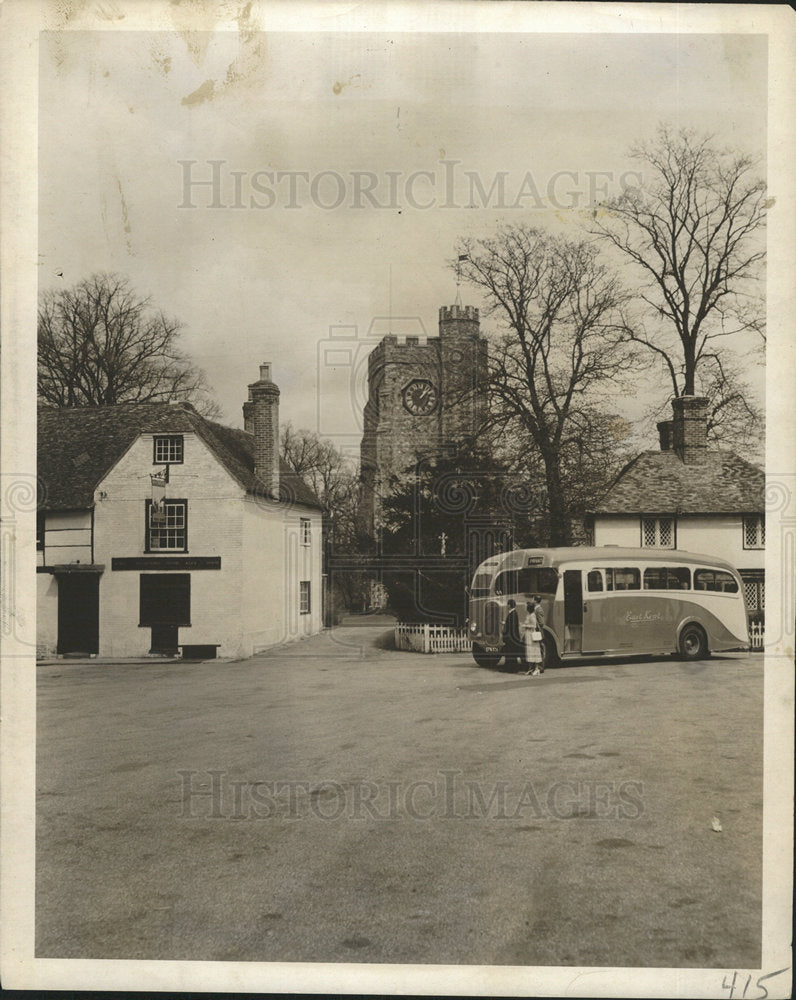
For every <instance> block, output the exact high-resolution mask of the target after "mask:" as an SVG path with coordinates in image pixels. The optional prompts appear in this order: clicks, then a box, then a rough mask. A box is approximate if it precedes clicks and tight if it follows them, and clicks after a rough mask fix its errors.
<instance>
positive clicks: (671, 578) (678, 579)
mask: <svg viewBox="0 0 796 1000" xmlns="http://www.w3.org/2000/svg"><path fill="white" fill-rule="evenodd" d="M666 579H667V585H668V587H669V590H689V589H690V587H691V570H690V569H688V568H687V567H685V566H675V567H672V566H670V567H669V568H668V569H667V570H666Z"/></svg>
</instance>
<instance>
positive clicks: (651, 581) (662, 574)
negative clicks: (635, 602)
mask: <svg viewBox="0 0 796 1000" xmlns="http://www.w3.org/2000/svg"><path fill="white" fill-rule="evenodd" d="M644 589H645V590H665V589H666V570H665V569H662V568H661V567H660V566H650V567H648V568H647V569H645V570H644Z"/></svg>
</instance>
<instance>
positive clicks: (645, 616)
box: [625, 611, 663, 623]
mask: <svg viewBox="0 0 796 1000" xmlns="http://www.w3.org/2000/svg"><path fill="white" fill-rule="evenodd" d="M662 617H663V616H662V615H661V613H660V612H659V611H640V612H637V613H634V612H632V611H628V612H627V614H626V615H625V621H626V622H633V623H637V622H659V621H661V620H662Z"/></svg>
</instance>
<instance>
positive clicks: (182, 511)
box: [149, 500, 187, 551]
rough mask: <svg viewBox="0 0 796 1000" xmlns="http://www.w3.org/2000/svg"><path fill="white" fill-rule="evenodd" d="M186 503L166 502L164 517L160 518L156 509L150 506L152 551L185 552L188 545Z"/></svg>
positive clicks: (150, 544)
mask: <svg viewBox="0 0 796 1000" xmlns="http://www.w3.org/2000/svg"><path fill="white" fill-rule="evenodd" d="M186 508H187V505H186V503H185V501H183V500H180V501H168V500H167V501H166V502H165V503H164V504H163V517H162V518H158V517H157V515H156V512H155V508H154V506H153V505H152V504H150V505H149V547H150V549H152V550H159V551H163V550H171V551H184V550H185V549H186V547H187V544H186V531H185V518H186Z"/></svg>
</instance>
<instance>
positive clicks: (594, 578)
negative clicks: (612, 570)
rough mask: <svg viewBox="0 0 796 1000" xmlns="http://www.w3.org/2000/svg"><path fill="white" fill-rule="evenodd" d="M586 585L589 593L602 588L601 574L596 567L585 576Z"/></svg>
mask: <svg viewBox="0 0 796 1000" xmlns="http://www.w3.org/2000/svg"><path fill="white" fill-rule="evenodd" d="M586 587H587V589H588V590H589V592H590V593H592V594H593V593H595V592H596V591H599V590H602V589H603V575H602V573H601V572H600V570H598V569H593V570H591V571H590V572H589V574H588V576H587V577H586Z"/></svg>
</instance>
